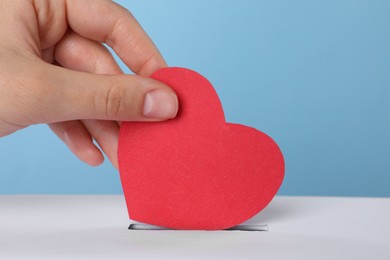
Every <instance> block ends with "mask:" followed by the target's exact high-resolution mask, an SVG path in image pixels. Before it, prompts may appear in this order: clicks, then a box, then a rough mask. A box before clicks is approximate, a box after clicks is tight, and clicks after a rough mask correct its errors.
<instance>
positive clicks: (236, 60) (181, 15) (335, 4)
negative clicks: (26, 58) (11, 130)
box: [0, 0, 390, 196]
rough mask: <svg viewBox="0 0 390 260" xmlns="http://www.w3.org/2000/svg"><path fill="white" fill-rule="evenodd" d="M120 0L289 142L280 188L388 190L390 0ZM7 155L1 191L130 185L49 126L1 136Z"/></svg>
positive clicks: (185, 62) (247, 115)
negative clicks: (85, 159) (88, 160)
mask: <svg viewBox="0 0 390 260" xmlns="http://www.w3.org/2000/svg"><path fill="white" fill-rule="evenodd" d="M118 2H119V3H121V4H124V5H125V6H126V7H127V8H128V9H130V10H131V11H132V12H133V14H134V15H135V16H136V17H137V18H138V19H139V21H140V23H141V24H142V25H143V26H144V28H145V30H146V31H147V32H148V33H149V35H150V36H151V37H152V38H153V39H154V41H155V43H156V44H157V46H159V48H160V50H161V52H162V53H163V55H164V56H165V58H166V60H167V61H168V63H169V64H170V65H172V66H182V67H188V68H192V69H194V70H196V71H198V72H200V73H201V74H203V75H205V76H206V77H208V79H209V80H210V81H211V82H212V83H213V84H214V86H215V88H216V90H217V92H218V94H219V96H220V98H221V101H222V103H223V106H224V109H225V114H226V118H227V120H228V121H230V122H236V123H242V124H247V125H250V126H253V127H256V128H257V129H259V130H262V131H263V132H265V133H267V134H269V135H270V136H272V137H273V138H274V139H275V140H276V141H277V142H278V143H279V145H280V147H281V149H282V151H283V153H284V155H285V160H286V177H285V181H284V184H283V186H282V188H281V190H280V193H279V194H283V195H347V196H390V188H389V186H390V174H389V173H390V170H389V169H390V158H389V157H390V151H389V147H390V137H389V133H390V116H389V112H390V102H389V98H390V29H389V28H390V15H389V13H390V1H368V0H366V1H356V0H354V1H352V0H350V1H343V0H333V1H329V0H322V1H309V0H305V1H288V0H285V1H271V0H269V1H257V0H251V1H229V0H218V1H216V0H213V1H206V0H202V1H199V0H197V1H182V0H166V1H158V0H155V1H151V0H148V1H146V0H142V1H140V0H139V1H118ZM122 66H123V65H122ZM0 156H1V164H0V193H10V194H14V193H65V194H68V193H77V194H88V193H121V192H122V189H121V185H120V180H119V177H118V173H117V172H116V171H115V170H114V168H113V167H112V166H111V165H110V164H109V163H105V164H104V165H103V166H101V167H98V168H91V167H89V166H86V165H84V164H83V163H81V162H79V161H78V160H77V159H76V158H75V157H74V156H73V155H72V154H71V153H70V152H69V151H68V150H67V148H66V147H65V145H63V144H62V143H61V142H60V141H59V140H58V139H57V138H56V137H55V136H54V134H52V133H51V132H50V131H49V129H48V128H47V127H46V126H34V127H30V128H28V129H26V130H23V131H20V132H18V133H16V134H13V135H11V136H8V137H5V138H2V139H0Z"/></svg>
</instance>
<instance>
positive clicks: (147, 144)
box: [118, 68, 284, 230]
mask: <svg viewBox="0 0 390 260" xmlns="http://www.w3.org/2000/svg"><path fill="white" fill-rule="evenodd" d="M152 78H153V79H156V80H159V81H161V82H163V83H165V84H167V85H168V86H170V87H172V89H174V90H175V92H176V93H177V95H178V98H179V104H180V109H179V113H178V115H177V117H176V118H174V119H172V120H168V121H165V122H158V123H150V122H148V123H144V122H123V123H122V124H121V128H120V135H119V147H118V158H119V170H120V175H121V181H122V186H123V191H124V194H125V198H126V204H127V209H128V212H129V216H130V218H131V219H133V220H136V221H140V222H144V223H148V224H152V225H157V226H163V227H168V228H173V229H190V230H218V229H226V228H230V227H233V226H235V225H238V224H240V223H242V222H244V221H246V220H248V219H249V218H251V217H253V216H254V215H256V214H257V213H258V212H259V211H261V210H262V209H263V208H264V207H265V206H266V205H267V204H268V203H269V202H270V201H271V200H272V198H273V197H274V196H275V194H276V192H277V191H278V189H279V187H280V185H281V183H282V180H283V176H284V160H283V155H282V153H281V151H280V149H279V148H278V146H277V144H276V143H275V142H274V141H273V140H272V139H271V138H270V137H268V136H267V135H265V134H264V133H262V132H260V131H258V130H256V129H254V128H251V127H247V126H244V125H239V124H232V123H226V122H225V118H224V114H223V109H222V106H221V103H220V101H219V98H218V95H217V93H216V92H215V90H214V88H213V86H212V85H211V84H210V82H209V81H208V80H207V79H206V78H204V77H203V76H201V75H199V74H198V73H196V72H194V71H191V70H188V69H183V68H164V69H160V70H158V71H157V72H155V73H154V74H153V75H152Z"/></svg>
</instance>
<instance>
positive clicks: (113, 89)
mask: <svg viewBox="0 0 390 260" xmlns="http://www.w3.org/2000/svg"><path fill="white" fill-rule="evenodd" d="M42 63H43V62H42ZM41 66H43V67H45V68H41V69H38V70H39V71H41V72H42V73H39V72H37V73H36V75H37V76H36V77H39V82H40V88H39V90H38V91H35V92H34V95H35V96H36V97H35V98H34V99H32V100H34V102H35V103H38V104H39V105H37V106H38V107H39V108H40V115H41V118H40V119H39V120H40V122H37V123H52V122H59V121H69V120H76V119H102V120H115V121H161V120H166V119H170V118H173V117H175V116H176V113H177V110H178V100H177V97H176V94H175V93H174V92H173V91H172V90H171V89H170V88H169V87H168V86H166V85H165V84H163V83H161V82H159V81H156V80H153V79H149V78H143V77H139V76H134V75H95V74H90V73H83V72H77V71H72V70H68V69H64V68H61V67H58V66H53V65H50V64H47V63H43V64H41ZM43 72H44V73H43ZM32 84H34V83H33V82H32ZM38 118H39V116H38Z"/></svg>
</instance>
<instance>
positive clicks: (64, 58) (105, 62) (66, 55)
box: [54, 30, 122, 74]
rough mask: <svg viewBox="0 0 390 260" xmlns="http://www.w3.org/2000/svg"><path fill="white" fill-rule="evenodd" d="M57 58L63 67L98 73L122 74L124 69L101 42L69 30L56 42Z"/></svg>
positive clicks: (55, 54)
mask: <svg viewBox="0 0 390 260" xmlns="http://www.w3.org/2000/svg"><path fill="white" fill-rule="evenodd" d="M54 58H55V60H56V61H57V62H58V63H60V64H61V65H62V66H63V67H65V68H68V69H72V70H77V71H84V72H92V73H96V74H121V73H122V70H121V69H120V67H119V65H118V64H117V63H116V61H115V59H114V58H113V57H112V55H111V53H110V52H109V51H108V49H107V48H106V47H104V46H103V45H102V44H101V43H99V42H96V41H93V40H90V39H86V38H84V37H81V36H80V35H78V34H77V33H75V32H73V31H71V30H69V31H68V32H67V33H66V34H65V35H64V37H63V38H62V39H61V41H59V42H58V43H57V44H56V48H55V53H54Z"/></svg>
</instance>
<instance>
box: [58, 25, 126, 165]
mask: <svg viewBox="0 0 390 260" xmlns="http://www.w3.org/2000/svg"><path fill="white" fill-rule="evenodd" d="M55 58H56V60H57V61H58V62H59V63H60V64H61V65H62V66H64V67H66V68H69V69H72V70H78V71H85V72H93V73H98V74H120V73H121V70H120V68H119V66H118V65H117V63H116V62H115V60H114V58H113V57H112V55H111V53H110V52H109V51H108V50H107V49H106V48H105V47H104V46H103V45H102V44H100V43H98V42H96V41H92V40H89V39H86V38H84V37H81V36H80V35H78V34H76V33H74V32H72V31H68V32H67V34H66V35H65V36H64V37H63V39H62V40H61V41H60V42H59V43H58V44H57V46H56V52H55ZM82 123H83V124H84V126H85V128H86V129H87V130H88V132H89V133H90V134H91V135H92V137H93V138H94V139H95V141H96V142H97V143H98V144H99V146H100V147H101V149H102V150H103V151H104V153H105V154H106V155H107V157H108V158H109V160H110V161H111V162H112V164H113V166H114V167H115V168H118V158H117V149H118V135H119V125H118V124H117V123H116V122H115V121H104V120H82Z"/></svg>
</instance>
